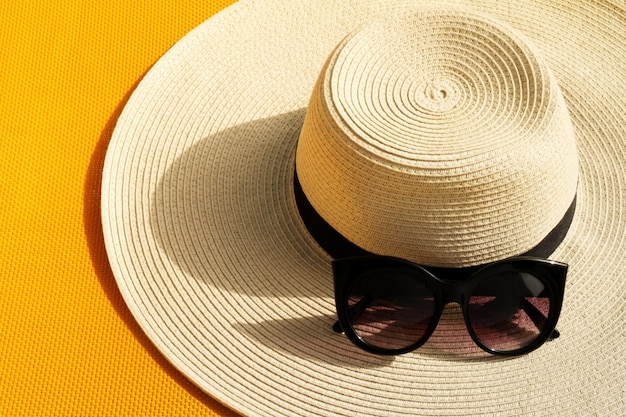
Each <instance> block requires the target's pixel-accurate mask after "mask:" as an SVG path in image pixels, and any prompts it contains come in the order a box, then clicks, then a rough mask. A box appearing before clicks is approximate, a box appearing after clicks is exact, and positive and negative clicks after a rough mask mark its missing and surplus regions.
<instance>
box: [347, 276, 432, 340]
mask: <svg viewBox="0 0 626 417" xmlns="http://www.w3.org/2000/svg"><path fill="white" fill-rule="evenodd" d="M347 297H348V299H347V302H348V320H349V321H350V324H351V326H352V328H353V330H354V332H355V333H356V335H357V336H358V337H359V338H360V339H361V340H362V341H363V342H365V343H366V344H368V345H370V346H373V347H375V348H378V349H384V350H390V351H391V350H399V349H405V348H407V347H409V346H412V345H415V344H416V343H417V342H420V341H421V340H422V338H423V337H424V336H425V335H426V333H427V331H428V329H429V327H430V324H431V322H432V320H433V316H434V314H435V309H436V304H435V295H434V293H433V291H432V290H431V289H430V288H429V287H428V286H427V285H426V284H425V283H424V282H422V281H421V280H420V279H419V278H418V277H415V276H411V275H408V274H405V273H403V272H400V271H393V270H385V269H381V270H374V271H370V272H368V273H366V274H364V275H362V276H361V277H360V278H359V279H357V280H356V281H355V282H354V284H353V285H352V286H351V287H350V289H349V291H348V294H347Z"/></svg>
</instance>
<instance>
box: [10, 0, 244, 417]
mask: <svg viewBox="0 0 626 417" xmlns="http://www.w3.org/2000/svg"><path fill="white" fill-rule="evenodd" d="M230 3H232V0H223V1H207V0H197V1H196V0H169V1H163V2H158V1H156V2H155V1H138V0H111V1H107V0H90V1H82V2H70V1H63V0H52V1H50V0H4V1H2V2H0V416H3V417H4V416H135V415H136V416H179V415H181V416H182V415H185V416H197V415H202V416H216V415H219V416H232V415H234V414H233V413H232V412H230V411H229V410H228V409H226V408H225V407H223V406H221V405H220V404H218V403H217V402H216V401H214V400H213V399H211V398H210V397H209V396H207V395H205V394H203V393H202V392H201V391H200V390H199V389H197V388H196V387H195V386H194V385H193V384H191V383H190V382H189V381H187V380H186V379H185V378H184V377H183V376H182V375H181V374H180V373H178V372H177V371H176V370H175V369H174V368H173V367H172V366H171V365H170V364H169V363H168V362H167V360H166V359H165V358H164V357H163V356H162V355H161V354H160V353H159V352H158V351H157V350H156V348H154V346H152V345H151V344H150V342H149V341H148V339H147V338H146V337H145V335H144V334H143V333H142V331H141V329H140V328H139V326H138V325H137V323H136V322H135V321H134V319H133V317H132V315H131V314H130V312H129V311H128V309H127V307H126V306H125V304H124V302H123V300H122V298H121V295H120V293H119V290H118V289H117V286H116V284H115V280H114V278H113V275H112V273H111V270H110V268H109V265H108V261H107V258H106V253H105V250H104V244H103V240H102V229H101V226H100V214H99V210H100V182H101V168H102V164H103V159H104V155H105V152H106V147H107V144H108V142H109V140H110V137H111V131H112V129H113V127H114V126H115V121H116V118H117V117H118V115H119V113H120V111H121V110H122V108H123V106H124V103H125V102H126V100H127V99H128V97H129V95H130V94H131V93H132V90H133V88H134V86H135V85H136V84H137V82H138V81H139V80H140V78H141V76H142V75H143V74H144V73H145V72H147V71H148V70H149V69H150V66H151V65H152V64H153V63H154V62H155V61H156V60H157V59H158V58H159V57H160V56H161V55H162V54H163V53H164V52H165V51H167V49H168V48H169V47H171V46H172V45H173V44H174V43H175V42H176V41H177V40H179V39H180V38H181V37H183V36H184V35H185V34H186V33H187V32H188V31H189V30H191V29H192V28H194V27H195V26H197V25H199V24H200V23H201V22H203V21H204V20H206V19H207V18H209V17H210V16H211V15H213V14H214V13H216V12H218V11H219V10H220V9H222V8H224V7H226V6H227V5H228V4H230Z"/></svg>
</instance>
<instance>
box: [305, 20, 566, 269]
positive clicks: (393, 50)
mask: <svg viewBox="0 0 626 417" xmlns="http://www.w3.org/2000/svg"><path fill="white" fill-rule="evenodd" d="M296 167H297V173H298V178H299V181H300V183H301V185H302V189H303V191H304V193H305V195H306V196H307V198H308V200H309V202H310V203H311V205H312V206H313V207H314V208H315V210H316V211H317V212H318V213H319V214H320V215H321V217H322V218H324V219H325V220H326V221H327V222H328V223H329V224H330V225H331V226H332V227H333V228H334V229H336V230H337V231H338V232H339V233H341V234H342V235H343V236H344V237H346V238H347V239H348V240H350V241H351V242H353V243H354V244H356V245H358V246H360V247H362V248H363V249H365V250H368V251H370V252H373V253H378V254H382V255H393V256H398V257H401V258H405V259H409V260H412V261H414V262H417V263H420V264H425V265H432V266H447V267H463V266H471V265H478V264H482V263H486V262H490V261H494V260H497V259H502V258H505V257H508V256H514V255H518V254H521V253H524V252H526V251H528V250H529V249H531V248H532V247H534V246H535V245H537V244H538V243H539V242H540V241H541V240H542V239H543V238H544V237H545V236H546V235H547V234H548V233H549V232H550V231H551V230H552V229H553V228H554V227H555V226H556V225H557V224H558V223H559V221H560V220H561V219H562V217H563V215H564V214H565V212H566V211H567V209H568V207H569V206H570V204H571V202H572V200H573V198H574V196H575V193H576V186H577V178H578V159H577V152H576V144H575V137H574V132H573V128H572V125H571V122H570V119H569V115H568V112H567V108H566V106H565V102H564V100H563V97H562V95H561V92H560V90H559V87H558V85H557V82H556V80H555V79H554V76H553V74H552V72H551V71H550V69H549V68H548V66H547V64H546V63H545V61H544V60H543V59H542V58H541V57H540V55H539V54H538V53H537V51H536V50H535V49H534V48H533V47H532V46H531V45H530V44H529V43H528V41H527V40H526V39H524V38H523V37H522V36H521V35H520V34H518V33H516V32H515V31H514V30H513V29H512V28H510V27H508V26H505V25H503V24H501V23H499V22H496V21H493V20H490V19H485V18H483V17H479V16H475V15H470V14H466V13H461V12H450V11H445V12H444V11H428V12H417V13H412V14H409V15H403V16H393V17H389V18H386V19H380V20H377V21H375V22H373V23H371V24H369V25H367V26H365V27H363V28H362V29H360V30H359V31H357V32H355V33H353V34H352V35H350V36H348V37H347V38H346V39H344V40H343V41H342V42H341V43H340V44H339V45H338V46H337V48H336V49H335V50H334V51H333V53H332V54H331V56H330V57H329V58H328V60H327V62H326V64H325V66H324V68H323V69H322V71H321V74H320V76H319V78H318V81H317V83H316V85H315V87H314V90H313V94H312V96H311V99H310V104H309V108H308V110H307V115H306V117H305V122H304V125H303V128H302V131H301V134H300V138H299V142H298V150H297V156H296Z"/></svg>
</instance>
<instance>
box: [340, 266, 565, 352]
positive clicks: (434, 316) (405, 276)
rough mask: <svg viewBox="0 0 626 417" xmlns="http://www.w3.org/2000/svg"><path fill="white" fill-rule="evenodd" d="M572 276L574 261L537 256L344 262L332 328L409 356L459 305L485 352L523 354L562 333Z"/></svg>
mask: <svg viewBox="0 0 626 417" xmlns="http://www.w3.org/2000/svg"><path fill="white" fill-rule="evenodd" d="M435 272H436V273H437V274H442V273H443V275H444V278H438V277H436V276H435V275H434V273H435ZM566 274H567V264H564V263H561V262H555V261H550V260H546V259H542V258H533V257H516V258H509V259H505V260H502V261H497V262H493V263H490V264H487V265H486V266H481V267H479V268H460V269H452V268H449V269H448V268H428V269H427V268H425V267H423V266H420V265H417V264H414V263H412V262H409V261H406V260H402V259H398V258H393V257H385V256H375V255H367V256H359V257H352V258H345V259H337V260H335V261H333V275H334V282H335V304H336V308H337V315H338V316H339V321H338V322H337V323H335V325H334V326H333V329H334V330H335V331H336V332H343V333H345V334H346V335H347V336H348V338H349V339H350V340H351V341H352V342H353V343H354V344H355V345H356V346H358V347H360V348H361V349H364V350H366V351H368V352H371V353H376V354H383V355H395V354H401V353H406V352H409V351H412V350H414V349H417V348H418V347H420V346H422V345H423V344H424V343H425V342H426V341H427V340H428V338H429V337H430V335H431V334H432V333H433V331H434V330H435V327H436V326H437V323H438V322H439V318H440V317H441V314H442V312H443V309H444V306H445V305H446V304H447V303H450V302H456V303H458V304H460V306H461V309H462V311H463V317H464V319H465V324H466V326H467V330H468V331H469V334H470V336H471V337H472V339H473V340H474V342H475V343H476V344H477V345H478V346H479V347H480V348H481V349H483V350H485V351H487V352H489V353H492V354H498V355H522V354H525V353H528V352H530V351H532V350H534V349H537V348H538V347H539V346H541V345H542V344H543V343H544V342H545V341H546V340H548V339H554V338H557V337H558V336H559V332H558V331H557V330H556V323H557V321H558V318H559V314H560V312H561V306H562V304H563V293H564V291H565V277H566Z"/></svg>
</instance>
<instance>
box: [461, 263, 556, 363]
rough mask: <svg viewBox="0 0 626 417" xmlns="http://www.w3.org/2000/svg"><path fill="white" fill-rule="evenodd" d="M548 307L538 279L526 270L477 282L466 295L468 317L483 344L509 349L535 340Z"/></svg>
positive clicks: (508, 350) (497, 348) (539, 332)
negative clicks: (467, 299) (467, 296)
mask: <svg viewBox="0 0 626 417" xmlns="http://www.w3.org/2000/svg"><path fill="white" fill-rule="evenodd" d="M550 306H551V297H550V294H549V291H548V290H547V289H546V287H545V285H544V284H543V282H542V281H541V279H539V278H538V277H536V276H534V275H532V274H530V273H528V272H509V273H506V274H498V275H494V276H490V277H487V278H485V279H484V280H483V281H481V283H480V284H479V285H478V286H477V287H476V288H475V289H474V291H473V293H472V295H471V296H470V299H469V308H468V318H469V322H470V326H471V327H472V329H473V330H474V333H475V334H476V336H477V337H478V339H480V341H481V342H482V344H483V345H485V346H487V347H488V348H490V349H494V350H498V351H502V352H511V351H514V350H518V349H522V348H524V347H526V346H528V345H529V344H531V343H532V342H533V341H535V340H536V339H537V337H538V336H539V335H540V334H541V333H542V331H543V330H544V327H545V325H546V319H547V317H548V314H549V312H550Z"/></svg>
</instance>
